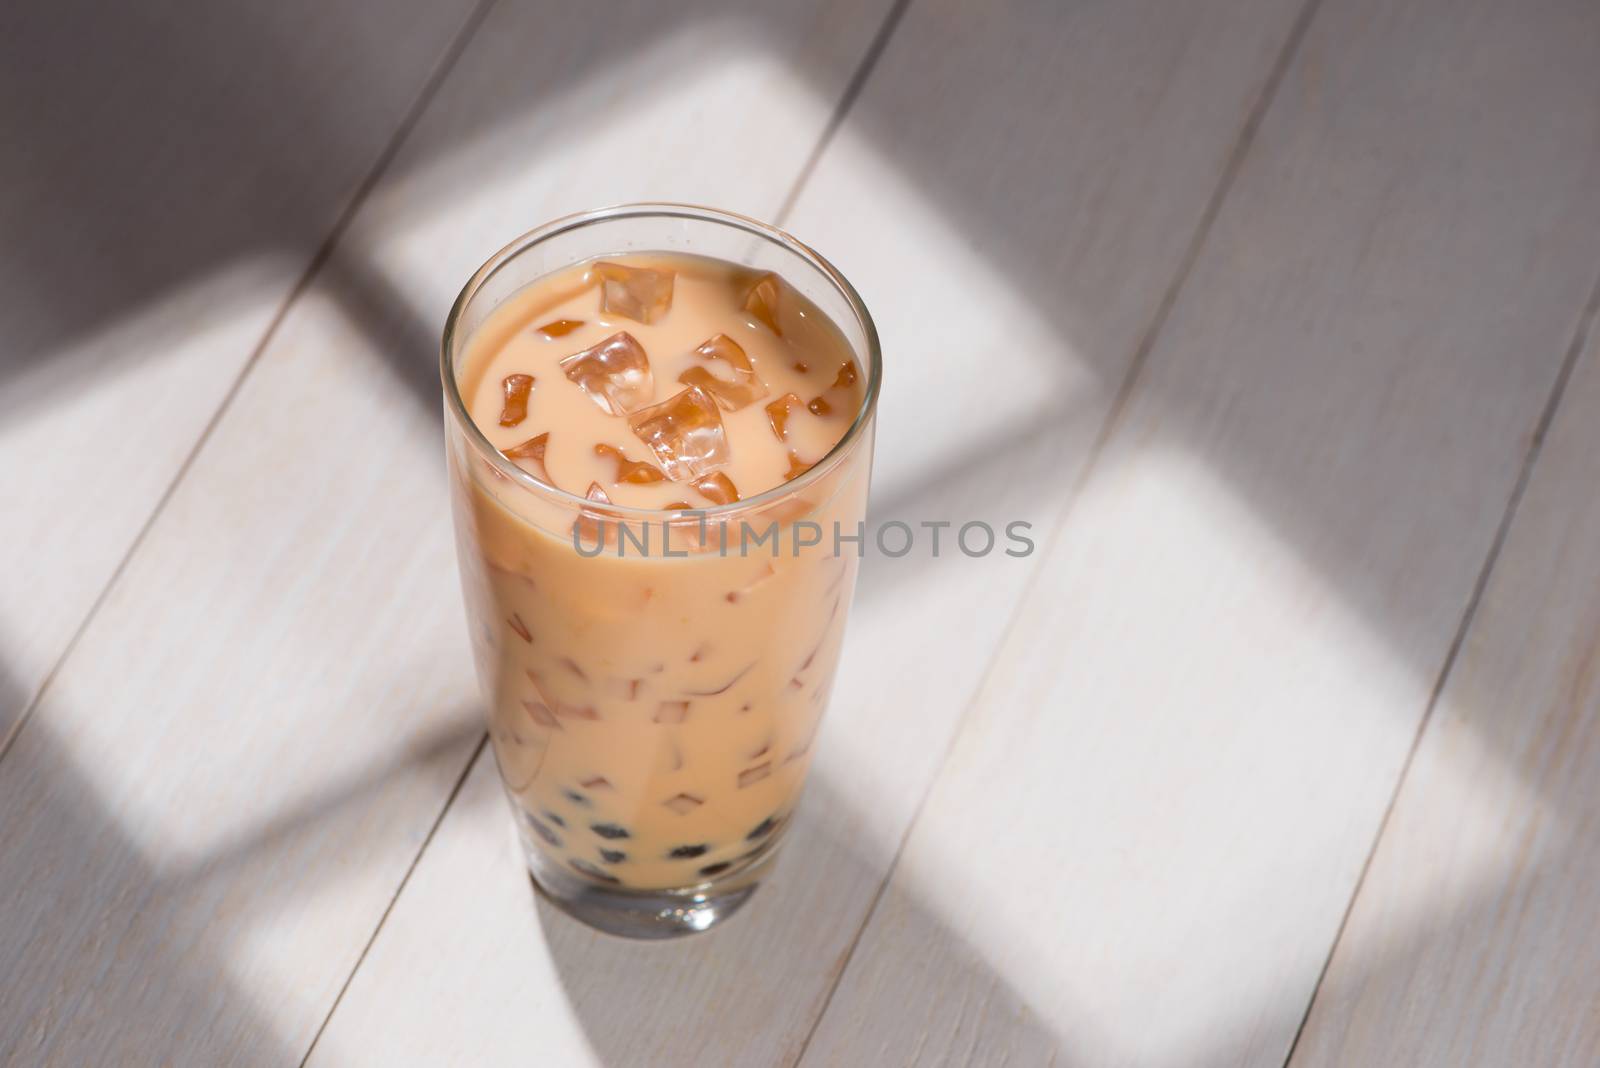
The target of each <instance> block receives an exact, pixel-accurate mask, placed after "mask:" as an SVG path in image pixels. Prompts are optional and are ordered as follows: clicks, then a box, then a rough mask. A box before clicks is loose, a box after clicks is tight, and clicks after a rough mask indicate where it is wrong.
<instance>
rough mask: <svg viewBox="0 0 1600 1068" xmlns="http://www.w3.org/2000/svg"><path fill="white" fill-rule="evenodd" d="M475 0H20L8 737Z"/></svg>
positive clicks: (2, 324) (11, 125) (1, 363)
mask: <svg viewBox="0 0 1600 1068" xmlns="http://www.w3.org/2000/svg"><path fill="white" fill-rule="evenodd" d="M471 7H472V3H471V2H470V0H450V2H448V3H444V4H434V3H419V2H408V3H404V4H401V5H400V6H398V7H396V6H395V5H393V4H383V3H374V2H370V0H336V2H333V3H323V2H320V0H291V2H287V3H280V4H270V5H261V4H251V3H238V2H226V3H214V4H192V3H176V2H160V0H158V2H154V3H140V4H130V5H124V4H119V5H110V6H108V5H104V4H95V3H88V2H81V0H68V2H65V3H60V4H43V5H41V4H33V5H23V4H19V5H10V6H8V8H7V10H6V11H4V12H3V13H0V144H4V145H5V146H6V147H5V150H4V152H3V153H0V546H3V547H4V548H5V549H6V550H7V553H8V555H9V556H10V557H11V558H12V564H11V565H9V566H7V567H5V568H3V569H0V742H3V740H4V739H5V738H6V737H7V735H8V734H9V732H10V730H11V729H12V728H13V727H14V726H15V724H16V722H17V721H18V720H19V718H20V717H21V716H22V714H23V712H24V710H25V709H26V708H28V707H29V705H30V704H31V703H32V701H33V699H34V697H35V695H36V694H37V693H38V692H39V689H40V686H41V684H42V683H43V681H44V679H45V677H46V676H47V674H48V673H49V671H50V670H51V668H52V667H53V666H54V665H55V664H56V663H57V662H58V660H59V658H60V657H61V654H62V652H63V651H64V649H65V648H66V646H67V643H68V642H69V640H70V639H71V637H72V635H73V634H74V633H75V632H76V631H77V629H78V628H79V626H80V625H81V624H82V622H83V620H84V618H85V616H86V615H87V613H88V611H89V609H90V606H91V605H92V604H93V603H94V601H95V599H96V598H97V597H98V596H99V595H100V593H101V592H102V591H103V590H104V588H105V585H106V583H107V581H108V580H109V579H110V578H111V575H112V574H113V572H114V570H115V569H116V567H117V565H118V563H119V562H120V561H121V560H122V559H123V557H124V555H125V554H126V552H127V550H128V548H129V545H130V544H131V543H132V541H133V539H134V537H135V536H136V535H137V533H138V532H139V530H140V529H141V527H142V526H143V525H144V523H145V522H146V520H147V519H148V518H149V516H150V515H151V513H152V512H153V511H154V510H155V508H156V505H157V502H158V500H159V499H160V498H161V495H162V494H163V492H165V490H166V488H167V487H168V485H170V483H171V481H172V479H173V477H174V476H175V475H176V473H177V472H178V470H179V468H180V467H181V465H182V463H183V461H184V459H185V457H186V456H187V455H188V454H189V451H190V449H191V448H192V447H193V446H194V443H195V441H196V440H197V438H198V437H199V436H200V434H201V432H202V430H203V429H204V427H205V426H206V424H207V421H208V420H209V419H210V418H211V416H212V414H213V413H214V412H215V411H216V409H217V406H218V404H219V403H220V402H221V401H222V398H223V397H224V395H225V394H226V392H227V390H228V389H229V387H230V386H231V385H232V383H233V382H234V381H235V379H236V378H237V376H238V374H239V371H240V369H241V368H242V367H243V366H244V364H245V362H246V360H247V359H248V358H249V356H250V354H251V352H252V351H253V350H254V349H255V347H256V345H257V344H258V343H259V342H260V340H261V337H262V335H263V333H264V332H265V331H266V329H267V327H268V325H269V324H270V322H271V321H272V318H273V316H274V315H275V314H276V313H277V312H278V310H279V309H280V308H281V306H282V304H283V302H284V300H285V299H286V298H287V297H288V295H289V292H290V290H291V288H292V287H293V285H294V283H295V281H296V280H297V279H298V278H299V277H300V276H301V275H302V273H303V272H304V271H305V269H306V267H307V266H308V264H309V263H310V261H311V258H312V256H313V254H314V252H315V251H316V249H317V247H318V246H319V245H320V244H321V243H322V241H323V239H324V238H325V237H326V236H327V234H328V233H329V231H330V229H331V228H332V226H333V224H334V222H335V220H336V219H337V217H338V215H339V213H340V212H341V210H343V209H344V208H345V206H346V205H347V204H348V203H349V201H350V200H351V198H352V197H353V195H354V194H355V191H356V188H357V186H358V185H359V183H360V182H361V181H362V180H363V179H364V178H365V177H366V175H367V174H368V172H369V171H370V170H371V168H372V167H373V165H374V163H375V162H376V161H377V159H378V156H379V154H380V152H381V151H382V150H383V148H384V145H385V144H386V142H387V140H388V138H389V137H390V135H391V134H392V133H393V131H394V130H395V128H396V127H397V125H398V124H399V123H400V121H401V119H402V117H403V116H404V115H405V113H406V111H407V109H408V108H409V107H410V106H411V105H412V103H413V102H414V101H415V99H416V98H417V95H418V93H419V92H420V91H421V90H422V87H423V85H424V83H425V82H426V80H427V78H428V75H429V72H430V70H431V69H432V67H433V65H434V64H435V62H436V61H437V60H438V59H439V57H440V55H441V54H442V53H443V51H444V49H445V47H446V46H447V45H448V43H449V41H450V39H451V37H452V36H453V35H454V34H455V32H456V31H457V29H458V28H459V27H460V26H461V25H462V23H463V21H464V20H465V18H466V16H467V14H468V12H469V11H470V10H471ZM379 30H381V31H382V32H381V34H379V33H377V32H376V31H379ZM24 554H25V556H26V561H27V562H26V565H21V564H20V563H18V562H17V561H18V560H19V558H21V557H22V556H23V555H24ZM0 748H3V744H0Z"/></svg>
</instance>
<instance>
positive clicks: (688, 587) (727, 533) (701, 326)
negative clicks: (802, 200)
mask: <svg viewBox="0 0 1600 1068" xmlns="http://www.w3.org/2000/svg"><path fill="white" fill-rule="evenodd" d="M686 210H687V209H686ZM713 214H714V213H713ZM728 218H732V217H728ZM613 221H614V220H613ZM707 223H708V225H712V226H716V225H719V224H718V223H716V222H714V221H712V220H707ZM721 225H722V226H724V227H726V226H729V225H732V226H734V227H736V228H738V229H743V230H750V229H752V228H754V229H756V231H757V232H758V233H759V232H760V228H759V227H758V224H752V223H747V222H745V221H743V220H735V221H734V222H733V223H732V224H728V223H723V224H721ZM772 233H773V234H774V235H775V234H776V232H772ZM536 236H537V235H535V239H536ZM741 236H745V237H746V241H747V242H748V236H747V235H741ZM766 240H767V241H770V242H776V241H785V242H786V241H787V239H784V238H782V235H776V236H775V237H767V238H766ZM675 244H678V245H679V247H681V246H682V244H683V242H681V241H680V242H675ZM710 244H712V245H713V247H716V242H710ZM788 244H789V245H790V246H792V247H793V248H795V249H796V250H797V251H795V252H793V253H790V254H791V255H792V256H793V257H794V258H795V262H794V264H793V266H792V267H790V272H791V273H792V274H794V275H796V276H797V277H798V276H804V277H805V278H807V280H808V281H810V282H811V286H810V288H811V289H812V291H813V292H821V293H822V294H823V295H824V296H826V297H831V299H832V300H834V301H835V302H839V301H841V300H844V301H846V302H847V303H846V307H847V308H848V307H849V306H850V305H851V304H853V305H854V306H855V307H857V308H859V304H858V302H856V301H855V299H854V294H853V292H851V291H849V289H848V286H847V284H845V283H843V280H842V279H837V276H836V275H833V277H832V279H830V277H829V276H830V275H831V274H832V272H831V268H828V267H827V266H826V264H825V263H822V262H821V261H820V260H815V259H814V258H810V257H808V255H807V254H806V253H805V251H804V250H803V249H799V247H798V246H793V243H792V242H788ZM717 250H718V251H721V249H720V248H718V249H717ZM582 251H583V247H582V245H574V246H572V247H571V248H570V249H569V250H568V251H567V255H568V256H569V257H570V256H575V255H577V254H579V253H581V252H582ZM502 255H503V256H504V255H506V254H502ZM769 255H775V253H770V252H769ZM745 258H747V259H748V258H750V257H748V256H747V257H745ZM491 266H493V263H491ZM535 266H541V265H539V264H535ZM543 266H549V265H548V264H543ZM777 266H780V267H783V266H786V264H784V263H781V262H780V263H779V264H777ZM485 270H489V268H486V269H485ZM524 270H526V268H525V269H524ZM819 275H820V278H819V277H818V276H819ZM481 276H482V272H480V277H481ZM835 279H836V281H835ZM514 281H516V279H515V278H511V279H506V280H501V282H500V284H499V289H500V292H499V293H497V294H496V296H497V297H498V298H499V299H498V300H496V301H495V302H494V303H493V306H492V308H490V309H488V310H486V311H484V312H482V313H480V314H479V315H478V317H477V320H478V321H477V322H476V323H475V324H473V328H472V329H471V330H470V332H466V333H465V335H464V336H462V332H461V331H460V330H459V325H460V324H459V323H454V320H453V323H454V325H455V326H456V327H457V329H456V330H453V331H452V332H451V333H450V334H447V352H446V373H447V394H448V393H449V392H450V388H449V387H451V386H453V387H454V388H455V390H456V391H457V392H456V396H457V398H458V404H459V408H458V410H457V412H456V418H457V422H458V426H457V427H456V428H455V432H453V433H452V434H451V435H450V440H451V467H452V476H453V485H454V490H455V498H456V499H455V509H456V515H457V527H458V542H459V548H460V558H461V563H462V571H463V580H464V588H465V591H466V600H467V606H468V615H469V624H470V626H471V629H472V636H473V643H474V647H475V654H476V658H477V663H478V668H479V674H480V677H481V680H482V683H483V687H484V692H485V695H486V698H487V701H488V705H489V717H490V741H491V744H492V746H493V750H494V757H495V760H496V762H497V764H498V766H499V770H500V774H501V778H502V780H503V782H504V784H505V788H506V791H507V793H508V795H509V797H510V799H511V802H512V805H513V808H514V811H515V813H516V818H517V821H518V830H519V832H520V834H521V838H522V841H523V846H524V851H525V853H526V855H527V858H528V863H529V867H530V870H531V871H532V873H533V875H534V878H535V881H536V882H537V883H538V884H539V886H540V887H541V888H542V889H543V890H544V891H545V892H546V893H547V894H548V895H549V896H550V897H551V898H553V899H554V900H555V901H556V902H557V903H558V904H560V905H561V906H562V907H564V908H566V909H567V910H568V911H569V912H572V913H574V914H575V915H577V916H579V917H580V918H581V919H584V920H586V921H587V922H589V923H591V924H593V925H595V926H597V927H600V928H602V929H605V930H609V931H612V932H615V933H619V934H627V935H634V936H642V937H662V936H668V935H672V934H678V933H687V932H690V931H695V930H703V929H705V928H706V927H709V926H711V925H712V924H714V923H715V922H717V921H718V920H720V919H721V918H723V917H724V916H726V915H728V914H729V913H730V912H732V911H733V910H734V909H735V908H737V907H738V905H740V904H741V903H743V901H744V900H745V899H746V898H747V897H748V896H749V894H750V893H751V891H752V890H753V889H754V887H755V884H756V882H757V880H758V878H759V877H760V876H761V874H762V873H763V872H764V870H765V869H766V867H767V865H768V862H769V861H770V859H771V857H772V854H773V851H774V849H775V848H776V846H777V843H778V842H779V840H780V839H781V838H782V835H783V832H784V830H785V828H786V826H787V824H788V822H789V821H790V819H791V818H792V816H793V813H794V810H795V806H796V803H797V802H798V800H799V797H800V792H801V787H802V785H803V783H804V780H805V776H806V770H807V767H808V765H809V762H810V759H811V755H812V753H813V750H814V743H815V738H816V732H817V728H818V724H819V721H820V719H821V716H822V713H823V710H824V708H825V706H826V704H827V701H828V694H829V688H830V686H831V684H832V680H833V675H834V669H835V666H836V664H837V661H838V657H839V652H840V646H841V643H842V640H843V637H844V632H845V621H846V617H847V615H848V611H849V604H850V598H851V595H852V591H853V588H854V581H855V572H856V565H857V562H858V559H859V556H858V550H857V545H858V542H857V541H856V540H855V539H856V538H857V537H858V536H859V534H860V532H861V526H860V524H861V522H862V520H863V518H864V513H865V503H866V489H867V476H868V467H869V464H870V455H871V404H870V402H869V397H870V396H871V393H872V391H871V389H870V386H871V385H872V383H871V382H870V381H869V379H870V378H871V376H872V375H873V374H875V367H874V366H873V365H874V363H875V361H874V360H873V358H872V357H873V353H874V351H875V348H874V345H873V339H872V338H871V327H870V321H869V320H866V319H865V313H864V312H860V313H859V316H860V318H859V319H858V320H857V321H856V322H855V323H853V324H852V325H854V326H855V327H856V330H857V331H858V332H859V333H861V334H863V335H864V336H863V337H862V338H861V341H860V343H858V344H853V343H852V340H851V338H850V337H849V336H847V331H846V329H845V328H844V327H843V326H842V325H841V323H840V322H836V321H835V318H834V317H832V316H830V315H829V314H828V312H827V311H825V310H824V309H823V308H822V307H821V306H819V304H818V303H817V302H816V301H814V300H813V299H812V297H811V296H810V295H808V294H807V293H806V292H804V291H803V290H802V288H801V286H800V285H799V284H798V283H797V282H792V281H791V280H790V278H788V277H786V276H785V273H782V272H780V271H778V270H771V269H762V265H761V264H750V263H746V262H738V261H736V260H734V259H732V258H721V257H718V256H713V255H707V254H702V253H700V252H699V251H697V250H693V249H691V250H688V251H672V252H664V251H653V250H637V249H636V250H632V251H627V250H625V251H620V252H613V253H604V254H599V255H592V256H587V257H584V258H581V259H577V261H576V262H571V263H567V264H564V265H561V266H555V267H553V268H552V269H550V270H548V271H545V272H544V273H542V274H540V275H538V276H537V277H534V278H532V279H531V280H529V281H527V282H526V283H525V284H522V285H520V286H516V285H513V284H512V283H513V282H514ZM830 282H831V287H830V286H829V285H824V283H830ZM472 293H473V288H472V286H471V285H469V289H468V293H467V294H464V295H463V301H464V302H465V301H468V300H471V299H472ZM479 296H480V297H481V296H482V294H481V293H480V294H479ZM461 312H462V304H461V303H458V306H457V311H456V313H453V315H454V316H455V317H459V316H460V315H461ZM835 314H838V312H837V311H836V312H835ZM840 318H841V319H845V321H846V322H849V320H848V319H847V318H846V317H845V316H840ZM452 347H453V348H454V350H455V351H454V352H452V351H451V349H452Z"/></svg>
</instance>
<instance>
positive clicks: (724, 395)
mask: <svg viewBox="0 0 1600 1068" xmlns="http://www.w3.org/2000/svg"><path fill="white" fill-rule="evenodd" d="M694 355H696V356H698V357H700V358H701V359H702V360H707V361H721V362H722V363H725V364H727V365H728V367H729V368H730V369H731V370H732V372H733V377H732V378H731V379H729V378H721V377H719V376H717V375H715V374H713V373H712V372H711V371H710V369H708V368H705V367H691V368H689V369H688V370H687V371H685V372H683V374H681V375H679V376H678V381H679V382H683V383H684V384H686V385H690V386H699V387H700V388H701V389H703V390H705V391H706V392H707V393H709V394H711V396H712V397H713V398H714V399H715V400H716V402H717V403H718V404H720V405H722V407H723V408H725V409H727V410H728V411H730V412H736V411H738V410H739V409H740V408H743V407H744V406H745V405H747V404H752V403H754V402H755V401H758V400H760V399H761V398H762V397H765V396H766V395H767V394H768V393H770V392H771V390H769V389H768V388H767V384H766V383H765V382H763V381H761V379H760V378H758V377H756V369H755V367H754V366H753V365H752V364H751V363H750V357H749V356H747V355H745V351H744V349H743V348H742V347H741V346H740V345H739V343H738V342H737V341H735V340H733V338H731V337H729V336H728V335H727V334H718V335H717V336H716V337H714V338H712V339H711V340H710V341H706V342H704V343H702V344H701V345H700V347H699V348H697V349H695V350H694Z"/></svg>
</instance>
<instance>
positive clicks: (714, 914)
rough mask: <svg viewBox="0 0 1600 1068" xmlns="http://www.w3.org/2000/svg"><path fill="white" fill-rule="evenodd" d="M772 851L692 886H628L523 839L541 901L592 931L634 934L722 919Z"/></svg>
mask: <svg viewBox="0 0 1600 1068" xmlns="http://www.w3.org/2000/svg"><path fill="white" fill-rule="evenodd" d="M774 844H776V843H774ZM776 853H777V850H776V849H768V850H767V852H766V854H765V855H764V856H762V857H760V858H759V859H757V860H756V861H755V862H754V863H752V864H750V865H749V866H747V867H744V868H741V869H739V870H738V871H733V872H729V873H728V874H727V875H725V876H719V877H718V878H715V879H710V880H707V881H706V882H704V883H700V884H698V885H696V886H691V887H684V888H682V889H672V890H630V889H627V888H624V887H616V886H601V885H599V884H596V883H593V882H590V881H589V880H587V879H584V878H581V877H580V876H577V875H574V874H572V873H571V872H569V871H567V870H566V869H565V868H563V867H560V866H559V865H557V864H555V863H554V862H552V861H551V860H550V858H548V857H546V856H544V855H543V854H542V853H540V851H539V850H538V849H536V848H533V847H532V846H530V845H529V844H528V843H526V842H524V843H522V854H523V858H524V859H525V860H526V862H527V865H528V875H529V878H530V879H531V880H532V882H533V886H534V889H536V890H538V891H539V893H540V894H542V895H543V896H544V898H545V900H547V901H549V902H550V903H551V904H552V905H554V906H555V907H556V908H558V909H560V910H561V911H562V912H565V913H566V914H567V915H568V916H571V917H572V918H573V919H575V920H578V921H580V922H582V923H585V924H588V925H589V926H590V927H593V928H594V929H595V930H597V931H603V932H605V933H606V934H610V935H617V936H618V937H621V938H639V939H663V938H678V937H681V936H683V935H692V934H699V933H700V932H702V931H709V930H710V929H711V928H713V927H715V926H717V925H718V924H720V923H722V922H724V921H725V920H727V918H728V917H729V916H732V915H733V914H734V913H735V912H738V911H739V909H740V908H742V907H743V906H744V904H745V902H747V901H749V900H750V898H751V896H752V895H753V894H755V892H756V888H757V887H758V886H759V885H760V882H761V879H762V877H763V876H765V875H766V873H767V871H768V869H770V868H771V867H772V861H773V857H774V856H775V854H776Z"/></svg>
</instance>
